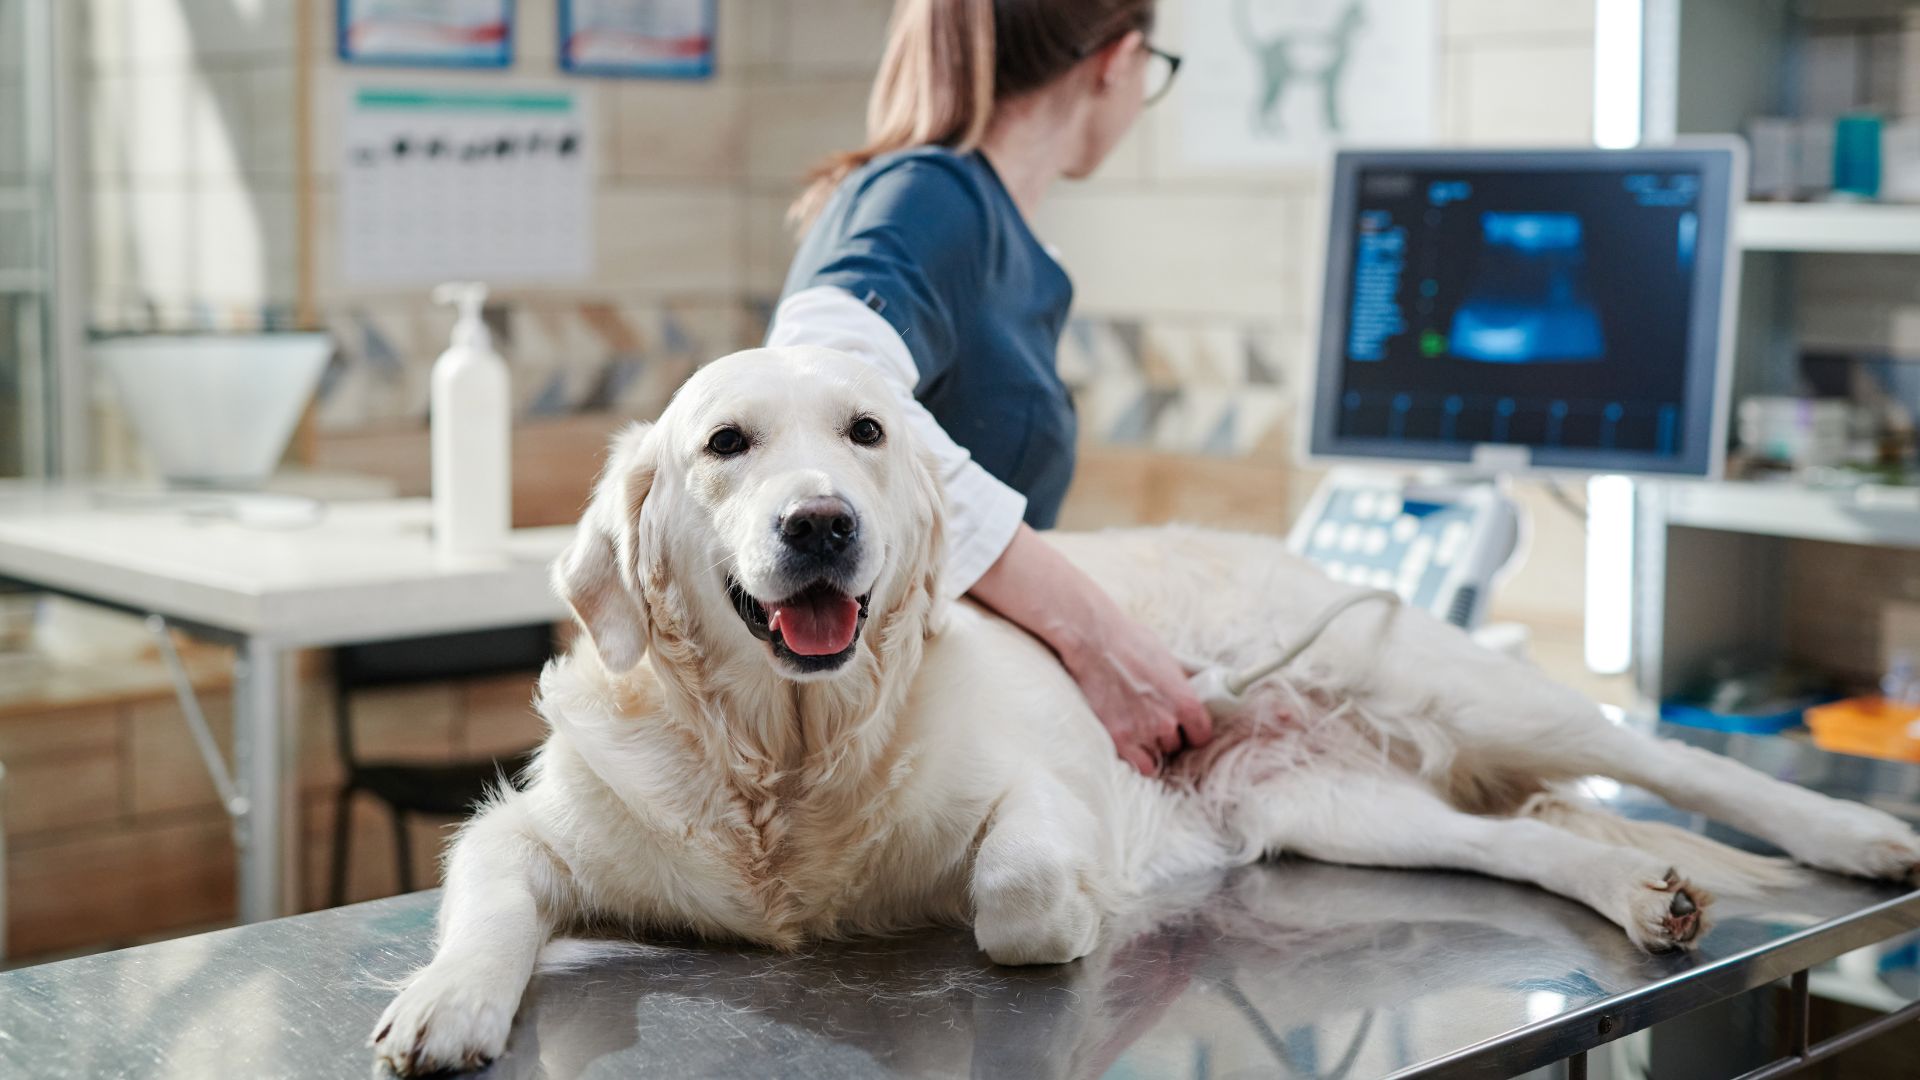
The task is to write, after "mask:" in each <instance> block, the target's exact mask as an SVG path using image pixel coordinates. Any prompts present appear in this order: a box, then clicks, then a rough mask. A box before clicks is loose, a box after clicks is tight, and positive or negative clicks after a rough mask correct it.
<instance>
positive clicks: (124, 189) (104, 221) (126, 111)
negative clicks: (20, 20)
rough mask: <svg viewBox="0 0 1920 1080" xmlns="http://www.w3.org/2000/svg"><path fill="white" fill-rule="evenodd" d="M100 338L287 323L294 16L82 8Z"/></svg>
mask: <svg viewBox="0 0 1920 1080" xmlns="http://www.w3.org/2000/svg"><path fill="white" fill-rule="evenodd" d="M76 7H77V9H78V12H79V18H80V21H81V22H82V24H83V27H82V33H81V36H80V41H81V43H82V50H83V58H82V62H81V68H82V74H81V80H82V86H81V91H82V99H83V102H84V105H83V108H84V109H85V113H84V116H85V122H86V133H87V138H86V144H85V151H86V153H85V157H86V180H85V183H86V189H87V195H88V199H89V202H90V213H89V217H90V226H91V229H90V231H91V243H90V244H89V248H88V252H87V261H88V266H89V273H90V276H91V278H92V282H93V289H92V321H93V323H94V325H95V326H96V327H98V328H101V329H108V330H122V329H128V330H139V329H150V328H165V329H173V328H184V327H213V328H250V327H257V326H260V325H263V324H267V325H279V324H284V323H286V322H288V321H289V320H290V319H291V317H292V311H293V303H294V300H295V268H296V265H297V254H298V253H297V252H296V250H295V247H296V236H295V219H296V215H295V201H294V191H295V183H296V177H295V175H294V164H293V160H294V155H293V146H292V138H293V135H292V132H293V128H294V124H293V115H294V108H293V92H294V81H295V80H294V66H293V60H294V52H293V40H294V19H293V12H294V10H295V5H294V4H292V3H281V2H274V3H235V2H234V0H79V3H77V4H76Z"/></svg>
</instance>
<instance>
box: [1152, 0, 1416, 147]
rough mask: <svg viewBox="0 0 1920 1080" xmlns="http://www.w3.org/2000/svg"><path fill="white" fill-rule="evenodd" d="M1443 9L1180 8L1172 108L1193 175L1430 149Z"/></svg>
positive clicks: (1343, 4)
mask: <svg viewBox="0 0 1920 1080" xmlns="http://www.w3.org/2000/svg"><path fill="white" fill-rule="evenodd" d="M1438 6H1439V5H1438V3H1437V2H1436V0H1215V2H1211V3H1188V4H1185V5H1183V8H1184V10H1185V12H1186V18H1185V21H1184V24H1183V27H1182V29H1183V31H1184V34H1183V48H1184V49H1185V52H1186V59H1187V63H1186V64H1185V65H1184V66H1182V68H1181V70H1180V76H1181V79H1180V81H1181V85H1180V86H1179V88H1178V89H1177V90H1176V91H1175V95H1174V96H1175V97H1177V98H1178V99H1180V101H1181V102H1182V105H1181V109H1180V127H1181V150H1182V153H1183V155H1184V157H1185V158H1186V160H1187V161H1188V162H1189V163H1191V164H1194V165H1200V166H1220V165H1300V164H1311V163H1314V162H1317V161H1319V160H1321V159H1322V158H1323V157H1324V156H1325V155H1326V153H1327V151H1328V150H1330V149H1331V148H1333V147H1335V146H1338V145H1341V144H1351V145H1368V146H1390V145H1406V144H1412V143H1420V142H1426V141H1429V140H1431V139H1432V138H1433V128H1434V116H1433V109H1434V96H1435V94H1434V91H1435V88H1436V83H1435V79H1436V78H1437V75H1438V71H1439V63H1438V51H1439V37H1438V26H1437V21H1436V19H1437V16H1436V14H1435V9H1436V8H1437V7H1438Z"/></svg>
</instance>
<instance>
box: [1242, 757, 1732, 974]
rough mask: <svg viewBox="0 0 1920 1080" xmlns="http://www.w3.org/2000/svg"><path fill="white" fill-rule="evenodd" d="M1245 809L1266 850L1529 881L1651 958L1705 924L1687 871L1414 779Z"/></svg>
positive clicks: (1304, 778) (1334, 780)
mask: <svg viewBox="0 0 1920 1080" xmlns="http://www.w3.org/2000/svg"><path fill="white" fill-rule="evenodd" d="M1251 812H1254V813H1257V814H1259V815H1260V818H1261V823H1262V824H1263V825H1264V828H1263V830H1262V831H1263V832H1264V833H1265V835H1266V836H1268V837H1269V841H1268V851H1269V853H1274V854H1277V853H1279V852H1283V851H1291V852H1296V853H1298V854H1301V855H1306V856H1309V857H1311V858H1315V859H1322V860H1325V861H1327V862H1340V863H1350V864H1353V865H1357V866H1390V867H1433V868H1441V869H1455V870H1473V871H1477V872H1479V873H1482V874H1489V875H1491V876H1493V877H1500V878H1507V879H1509V880H1513V881H1525V882H1530V883H1532V884H1534V885H1538V886H1540V887H1541V888H1543V889H1546V890H1548V891H1549V892H1554V893H1558V894H1560V895H1561V896H1565V897H1568V898H1569V899H1573V900H1578V901H1579V902H1581V903H1583V904H1585V905H1587V906H1588V907H1590V908H1592V909H1593V910H1595V911H1597V912H1599V913H1600V914H1601V915H1604V916H1606V917H1607V918H1608V919H1611V920H1612V921H1613V922H1615V923H1617V924H1618V925H1619V926H1620V927H1621V928H1622V929H1624V930H1625V931H1626V932H1627V936H1628V937H1629V938H1630V939H1632V941H1633V943H1634V944H1636V945H1638V946H1640V947H1641V948H1643V949H1646V950H1647V951H1649V952H1665V951H1669V950H1672V949H1676V948H1690V947H1691V946H1692V944H1693V942H1694V941H1695V939H1696V938H1697V937H1698V936H1699V935H1700V933H1701V932H1702V931H1704V930H1705V929H1706V907H1707V904H1708V903H1709V902H1710V899H1711V898H1710V897H1709V896H1708V895H1707V894H1706V893H1705V892H1704V891H1703V890H1701V889H1700V888H1698V887H1697V886H1694V885H1692V884H1691V883H1690V882H1688V881H1687V879H1686V878H1685V877H1684V876H1683V873H1684V869H1685V868H1684V867H1679V868H1676V867H1674V866H1672V865H1670V864H1668V863H1667V862H1666V861H1664V860H1662V859H1659V858H1656V857H1654V856H1652V855H1648V854H1646V853H1645V852H1641V851H1637V850H1634V849H1632V848H1626V847H1617V846H1614V845H1611V844H1603V843H1600V842H1598V841H1595V840H1589V839H1587V838H1585V837H1582V836H1577V835H1575V834H1573V833H1570V832H1567V831H1566V830H1564V829H1559V828H1556V827H1554V826H1552V825H1549V824H1547V823H1546V822H1544V821H1540V820H1537V819H1534V818H1530V817H1482V816H1479V815H1476V814H1468V813H1465V812H1463V811H1460V810H1456V809H1454V808H1453V807H1452V806H1450V805H1448V804H1447V803H1446V801H1445V800H1443V799H1441V798H1440V797H1439V796H1438V795H1436V794H1434V793H1433V792H1432V791H1431V790H1429V789H1427V788H1426V787H1425V786H1423V785H1421V784H1420V783H1419V782H1418V781H1416V780H1414V779H1413V778H1412V777H1409V776H1403V775H1397V774H1383V773H1371V772H1330V773H1324V774H1312V775H1305V774H1293V775H1289V776H1287V777H1286V778H1285V779H1284V780H1283V781H1280V782H1276V783H1273V784H1271V785H1264V786H1263V787H1262V789H1261V791H1260V794H1259V797H1258V802H1257V806H1256V807H1255V808H1253V809H1252V811H1251Z"/></svg>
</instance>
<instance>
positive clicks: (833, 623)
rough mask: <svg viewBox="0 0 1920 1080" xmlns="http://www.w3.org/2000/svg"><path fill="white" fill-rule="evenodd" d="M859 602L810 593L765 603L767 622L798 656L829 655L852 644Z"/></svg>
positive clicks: (856, 624)
mask: <svg viewBox="0 0 1920 1080" xmlns="http://www.w3.org/2000/svg"><path fill="white" fill-rule="evenodd" d="M859 623H860V605H859V603H858V602H856V601H855V600H854V599H853V598H852V597H850V596H837V595H836V596H810V597H807V598H806V599H804V600H800V601H798V602H795V603H787V604H770V605H768V615H767V626H768V627H769V628H770V629H773V630H778V631H779V632H780V639H781V640H782V641H784V642H786V643H787V648H789V649H792V650H793V651H794V652H795V653H797V654H799V655H801V656H832V655H833V654H835V653H837V652H840V651H842V650H844V649H845V648H846V647H847V646H849V645H851V644H853V631H854V628H855V627H856V626H858V625H859Z"/></svg>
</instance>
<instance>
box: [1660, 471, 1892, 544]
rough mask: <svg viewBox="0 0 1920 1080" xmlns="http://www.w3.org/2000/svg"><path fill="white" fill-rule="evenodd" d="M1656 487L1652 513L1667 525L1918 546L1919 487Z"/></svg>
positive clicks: (1668, 484)
mask: <svg viewBox="0 0 1920 1080" xmlns="http://www.w3.org/2000/svg"><path fill="white" fill-rule="evenodd" d="M1658 491H1659V507H1658V513H1659V514H1660V516H1661V519H1662V520H1663V521H1664V522H1665V523H1666V524H1667V525H1669V526H1674V525H1678V526H1682V527H1684V528H1690V529H1713V530H1718V531H1721V532H1731V533H1741V534H1744V535H1749V536H1777V537H1782V538H1785V539H1789V540H1825V541H1828V542H1830V543H1838V544H1870V545H1874V546H1877V547H1914V548H1920V488H1909V487H1888V486H1884V485H1879V484H1873V485H1867V486H1865V487H1860V488H1853V489H1823V488H1815V487H1808V486H1806V485H1803V484H1793V483H1764V482H1756V483H1704V482H1666V483H1662V484H1660V485H1659V487H1658Z"/></svg>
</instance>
